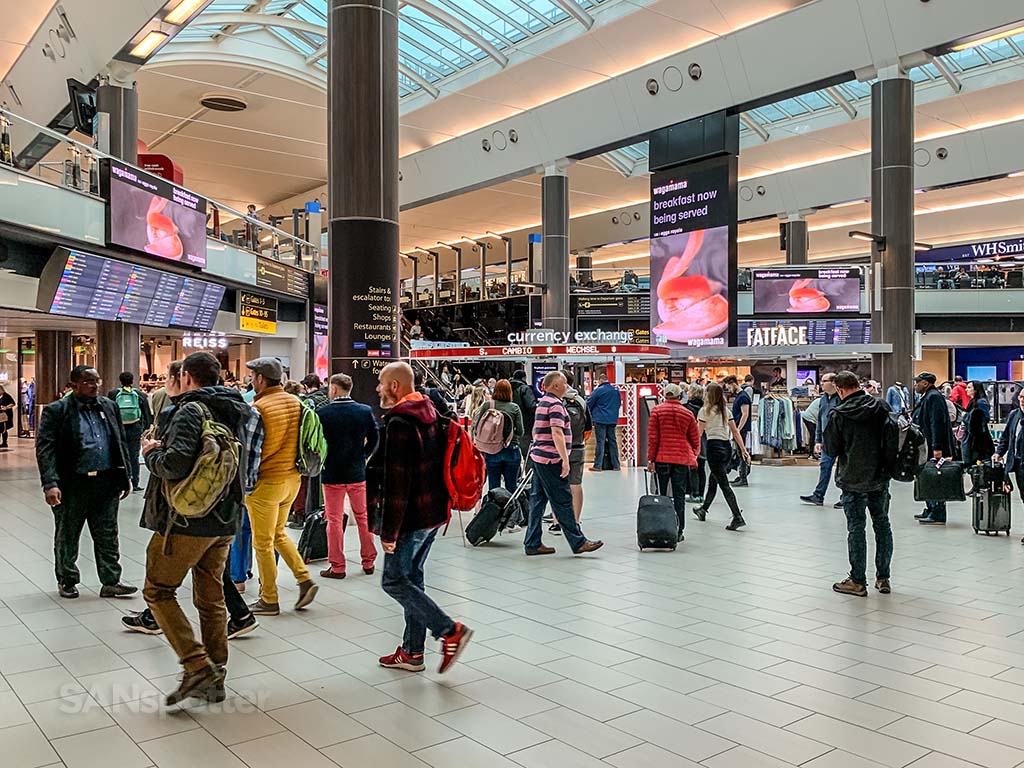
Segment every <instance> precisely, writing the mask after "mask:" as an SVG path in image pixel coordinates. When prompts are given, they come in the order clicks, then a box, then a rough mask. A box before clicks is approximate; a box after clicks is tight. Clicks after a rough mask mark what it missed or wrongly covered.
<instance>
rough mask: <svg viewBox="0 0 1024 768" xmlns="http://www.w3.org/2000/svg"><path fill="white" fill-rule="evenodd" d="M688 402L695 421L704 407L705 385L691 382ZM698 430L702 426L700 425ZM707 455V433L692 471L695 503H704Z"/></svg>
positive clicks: (692, 494)
mask: <svg viewBox="0 0 1024 768" xmlns="http://www.w3.org/2000/svg"><path fill="white" fill-rule="evenodd" d="M686 394H687V398H686V402H685V403H683V407H684V408H686V410H688V411H689V412H690V413H692V414H693V418H694V421H696V420H697V414H699V413H700V409H701V408H703V407H704V386H703V385H702V384H691V385H690V388H689V389H688V390H687V393H686ZM698 431H700V428H699V427H698ZM707 455H708V439H707V436H706V435H703V434H702V435H701V436H700V453H699V454H698V455H697V466H696V468H695V469H694V471H692V472H690V499H689V501H692V502H693V503H695V504H703V503H704V487H705V486H706V485H707Z"/></svg>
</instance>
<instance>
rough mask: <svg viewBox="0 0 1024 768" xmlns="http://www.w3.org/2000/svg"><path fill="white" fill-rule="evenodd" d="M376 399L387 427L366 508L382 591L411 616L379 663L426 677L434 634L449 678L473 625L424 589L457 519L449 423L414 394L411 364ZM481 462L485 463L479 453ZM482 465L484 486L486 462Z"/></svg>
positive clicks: (389, 374)
mask: <svg viewBox="0 0 1024 768" xmlns="http://www.w3.org/2000/svg"><path fill="white" fill-rule="evenodd" d="M377 394H378V395H380V407H381V408H382V409H383V410H384V411H385V414H384V428H383V429H382V431H381V437H380V441H379V443H378V444H377V450H376V451H375V452H374V454H373V456H371V457H370V461H369V464H368V465H367V468H366V472H367V506H368V510H369V515H370V520H371V530H374V531H375V532H376V533H378V534H379V535H380V539H381V546H382V548H383V549H384V573H383V577H382V579H381V586H382V587H383V589H384V591H385V592H387V593H388V594H389V595H390V596H391V597H393V598H394V599H395V600H396V601H397V602H398V603H399V604H400V605H401V606H402V608H403V609H404V611H405V636H404V637H403V639H402V644H401V645H399V646H398V648H397V649H396V650H395V652H394V653H392V654H390V655H388V656H382V657H381V659H380V664H381V666H383V667H388V668H391V669H405V670H408V671H410V672H419V671H421V670H422V669H423V668H424V664H423V646H424V643H425V641H426V636H427V630H428V629H429V630H430V632H431V634H433V636H434V637H435V638H437V639H439V640H441V667H440V669H439V670H438V671H439V672H442V673H443V672H446V671H448V669H449V668H450V667H451V665H452V664H454V663H455V661H456V660H457V659H458V658H459V655H460V654H461V653H462V651H463V650H464V649H465V647H466V644H467V643H468V642H469V639H470V637H472V635H473V631H472V630H471V629H470V628H469V627H467V626H465V625H464V624H461V623H459V622H456V621H453V620H452V619H451V617H449V616H448V615H447V614H446V613H445V612H444V611H442V610H441V608H440V607H439V606H438V605H437V603H435V602H434V601H433V600H431V599H430V597H429V596H428V595H427V593H426V592H425V591H424V587H423V583H424V577H423V567H424V565H425V564H426V561H427V556H428V555H429V554H430V547H431V545H432V544H433V543H434V539H435V538H436V536H437V529H438V528H440V527H441V526H443V525H445V524H446V523H447V522H448V520H449V517H450V515H451V507H452V495H451V490H450V489H449V486H448V479H449V470H448V467H447V466H446V462H450V461H451V453H450V452H449V450H448V449H449V447H452V446H450V426H451V423H450V420H449V419H447V418H444V417H439V416H438V414H437V410H436V409H435V408H434V406H433V405H432V404H431V403H430V399H429V398H428V397H427V396H426V395H424V394H422V393H420V392H417V391H416V390H415V385H414V378H413V372H412V368H410V367H409V365H408V364H406V363H401V362H396V363H391V364H390V365H387V366H385V367H384V369H383V370H382V371H381V372H380V377H379V383H378V385H377ZM456 429H460V428H458V427H457V426H456ZM460 442H461V445H460V446H459V447H460V448H461V449H464V450H467V451H473V452H475V449H474V448H473V446H472V443H471V442H470V441H469V440H468V437H467V439H465V440H464V441H460ZM476 457H477V459H479V454H476ZM479 463H480V465H481V467H480V482H481V484H482V479H483V477H482V475H483V468H482V464H483V461H482V460H479ZM477 494H479V491H477ZM476 498H477V499H479V495H477V497H476ZM475 500H476V499H474V501H475Z"/></svg>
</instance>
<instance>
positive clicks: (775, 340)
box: [738, 318, 871, 351]
mask: <svg viewBox="0 0 1024 768" xmlns="http://www.w3.org/2000/svg"><path fill="white" fill-rule="evenodd" d="M738 330H739V336H740V338H739V341H740V346H743V347H752V348H755V349H763V350H766V351H768V350H770V349H771V348H772V347H802V346H808V345H813V346H832V345H836V344H870V343H871V321H870V320H867V319H864V320H838V319H837V320H826V319H824V318H822V319H819V320H796V319H794V320H740V321H739V328H738Z"/></svg>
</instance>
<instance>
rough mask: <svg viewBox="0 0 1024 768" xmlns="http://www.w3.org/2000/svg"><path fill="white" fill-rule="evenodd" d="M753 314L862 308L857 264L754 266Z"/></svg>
mask: <svg viewBox="0 0 1024 768" xmlns="http://www.w3.org/2000/svg"><path fill="white" fill-rule="evenodd" d="M753 282H754V314H755V315H782V314H787V313H788V314H800V315H807V314H822V313H842V314H854V315H855V314H858V313H859V312H860V269H859V268H858V267H823V268H820V269H819V268H815V267H795V268H794V267H785V268H783V269H755V270H754V281H753Z"/></svg>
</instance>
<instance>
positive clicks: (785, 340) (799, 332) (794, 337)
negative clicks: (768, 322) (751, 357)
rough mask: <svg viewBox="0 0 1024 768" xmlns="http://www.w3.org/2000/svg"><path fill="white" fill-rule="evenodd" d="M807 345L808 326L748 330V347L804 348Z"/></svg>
mask: <svg viewBox="0 0 1024 768" xmlns="http://www.w3.org/2000/svg"><path fill="white" fill-rule="evenodd" d="M806 345H807V326H806V325H800V326H792V325H791V326H785V325H776V326H773V327H770V328H748V329H747V346H748V347H802V346H806Z"/></svg>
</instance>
